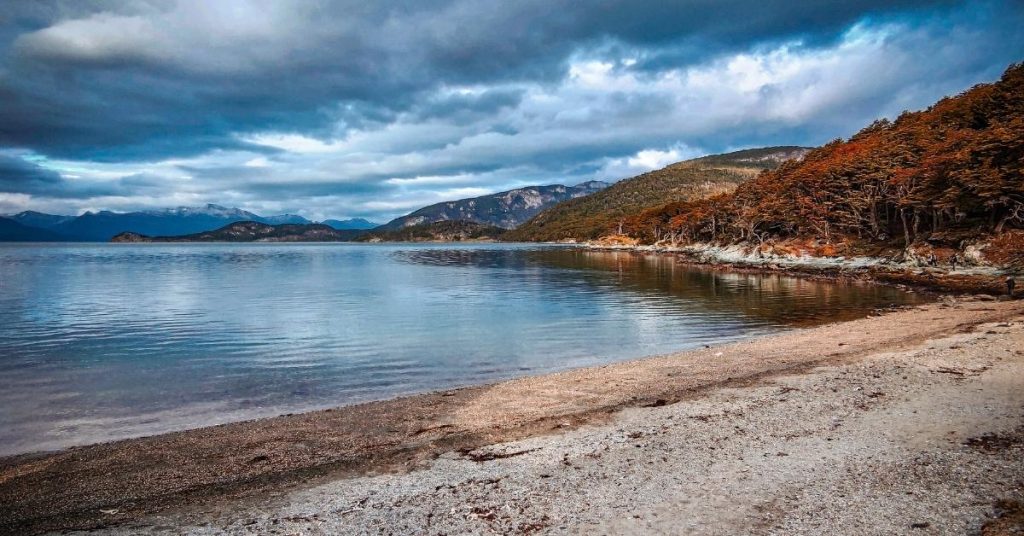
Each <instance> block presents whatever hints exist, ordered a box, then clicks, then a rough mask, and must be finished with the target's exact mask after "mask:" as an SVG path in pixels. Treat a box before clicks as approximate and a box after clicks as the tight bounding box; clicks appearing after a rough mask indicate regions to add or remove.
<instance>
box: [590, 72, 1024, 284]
mask: <svg viewBox="0 0 1024 536" xmlns="http://www.w3.org/2000/svg"><path fill="white" fill-rule="evenodd" d="M609 190H610V189H609ZM1022 227H1024V66H1022V65H1013V66H1011V67H1010V68H1009V69H1008V70H1007V71H1006V73H1005V74H1004V75H1003V77H1002V79H1001V80H999V81H998V82H996V83H993V84H982V85H978V86H975V87H974V88H972V89H970V90H969V91H966V92H964V93H962V94H960V95H958V96H956V97H951V98H945V99H943V100H941V101H939V102H938V103H936V104H935V105H933V106H932V107H930V108H928V109H927V110H924V111H919V112H904V113H903V114H902V115H900V116H899V117H898V118H897V119H896V120H895V121H891V122H890V121H888V120H884V119H883V120H879V121H875V122H874V123H872V124H871V125H869V126H868V127H866V128H865V129H863V130H862V131H861V132H859V133H857V134H856V135H854V136H853V137H851V138H850V139H848V140H836V141H833V142H831V143H829V144H827V145H825V146H824V147H821V148H819V149H815V150H814V151H811V152H810V153H808V154H807V155H806V156H805V157H804V158H803V159H802V160H800V161H789V162H786V163H784V164H783V165H782V166H780V167H779V168H778V169H776V170H773V171H766V172H763V173H761V174H760V175H758V176H757V177H756V178H755V179H753V180H751V181H748V182H746V183H744V184H742V185H741V186H740V187H739V188H738V189H737V190H736V191H735V192H734V193H730V194H725V195H719V196H716V197H712V198H710V199H702V200H697V201H689V202H685V201H684V202H677V203H670V204H667V205H664V206H662V207H659V208H656V209H651V210H648V211H646V212H642V213H638V214H635V215H634V216H633V217H631V218H629V221H628V223H627V225H626V229H625V231H626V232H627V233H628V234H630V235H631V236H633V237H634V238H638V239H640V240H641V241H644V242H653V241H657V240H664V239H668V240H670V241H672V242H677V243H678V242H693V241H700V242H715V243H726V242H728V243H735V242H744V243H748V244H755V245H760V244H762V243H764V242H765V241H778V240H791V239H804V240H817V241H821V242H823V243H827V244H832V245H834V246H832V247H830V249H832V250H838V251H843V250H850V251H863V250H865V249H869V248H876V249H877V248H889V249H892V248H899V249H904V250H909V249H911V248H912V247H923V248H925V249H927V250H929V251H931V252H932V253H937V254H938V256H940V257H943V256H949V255H952V254H953V253H954V252H956V251H961V252H963V251H964V250H965V248H967V247H968V246H969V245H970V244H972V243H974V242H976V241H978V240H981V239H986V240H989V241H990V242H991V243H992V244H995V246H993V249H992V250H991V251H989V252H988V253H987V254H995V253H994V252H995V251H997V250H1002V252H1003V253H1005V255H1003V256H1005V257H1006V259H1004V260H1005V261H1007V262H1010V261H1012V259H1010V257H1013V256H1014V255H1016V257H1015V258H1016V259H1017V261H1014V262H1018V263H1021V264H1024V232H1021V231H1013V230H1014V229H1021V228H1022ZM1011 231H1013V232H1011ZM996 255H997V256H998V254H996ZM1011 263H1012V262H1011Z"/></svg>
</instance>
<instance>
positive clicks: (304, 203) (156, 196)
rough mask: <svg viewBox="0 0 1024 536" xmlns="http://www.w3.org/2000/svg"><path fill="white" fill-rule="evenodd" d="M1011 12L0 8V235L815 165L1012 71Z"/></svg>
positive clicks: (198, 2)
mask: <svg viewBox="0 0 1024 536" xmlns="http://www.w3.org/2000/svg"><path fill="white" fill-rule="evenodd" d="M1022 27H1024V3H1021V2H1019V1H1017V0H1007V1H1002V2H1000V1H991V2H989V1H982V2H921V1H917V2H907V1H900V0H884V1H883V0H879V1H863V2H828V1H802V2H801V1H777V0H756V1H749V0H744V1H734V2H724V1H719V0H680V1H677V2H672V1H666V0H652V1H648V0H621V1H620V0H594V1H578V0H516V1H514V2H500V1H493V0H492V1H480V0H450V1H436V2H430V1H423V0H412V1H405V0H381V1H375V2H366V1H365V0H352V1H349V0H339V1H329V0H319V1H317V0H310V1H303V0H289V1H284V0H282V1H279V2H274V1H244V0H217V1H216V2H211V1H208V0H180V1H175V0H151V1H130V0H123V1H120V0H67V1H50V0H24V1H22V0H5V1H3V2H2V3H0V213H10V212H17V211H20V210H24V209H34V210H42V211H49V212H57V213H80V212H83V211H85V210H97V209H112V210H133V209H140V208H151V207H166V206H179V205H199V204H204V203H218V204H222V205H228V206H238V207H241V208H246V209H249V210H253V211H255V212H258V213H265V214H269V213H281V212H295V213H300V214H303V215H305V216H307V217H309V218H312V219H323V218H328V217H368V218H371V219H374V220H378V221H384V220H387V219H389V218H391V217H393V216H397V215H400V214H402V213H405V212H408V211H409V210H411V209H415V208H418V207H420V206H423V205H426V204H429V203H433V202H437V201H441V200H446V199H456V198H462V197H468V196H473V195H481V194H484V193H490V192H495V191H500V190H504V189H509V188H512V187H516V186H524V185H529V184H550V183H563V184H575V183H578V182H582V181H585V180H589V179H594V178H596V179H604V180H616V179H620V178H624V177H628V176H631V175H634V174H636V173H638V172H642V171H646V170H649V169H653V168H657V167H661V166H663V165H665V164H668V163H671V162H674V161H678V160H682V159H686V158H690V157H694V156H699V155H701V154H707V153H717V152H724V151H728V150H733V149H740V148H746V147H754V146H764V145H819V144H822V143H824V142H826V141H828V140H830V139H833V138H836V137H843V136H849V135H850V134H852V133H854V132H856V131H857V130H858V129H859V128H860V127H862V126H863V125H865V124H866V123H868V122H870V121H871V120H872V119H874V118H877V117H880V116H889V117H893V116H895V115H897V114H898V113H899V112H900V111H901V110H904V109H918V108H921V107H924V106H927V105H928V104H930V103H931V102H933V101H935V100H936V99H938V98H940V97H942V96H944V95H951V94H955V93H958V92H960V91H962V90H964V89H967V88H968V87H970V86H971V85H973V84H976V83H979V82H987V81H992V80H995V79H997V78H998V77H999V75H1000V74H1001V73H1002V71H1003V70H1004V69H1005V68H1006V67H1007V65H1009V64H1010V63H1012V62H1017V61H1021V60H1024V32H1022V31H1021V30H1020V28H1022Z"/></svg>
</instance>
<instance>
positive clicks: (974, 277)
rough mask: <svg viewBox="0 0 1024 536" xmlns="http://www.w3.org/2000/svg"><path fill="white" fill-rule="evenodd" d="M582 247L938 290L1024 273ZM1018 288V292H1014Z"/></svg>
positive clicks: (988, 286)
mask: <svg viewBox="0 0 1024 536" xmlns="http://www.w3.org/2000/svg"><path fill="white" fill-rule="evenodd" d="M575 245H576V247H579V248H581V249H584V250H588V251H607V252H625V253H633V254H638V255H668V256H673V257H675V258H676V259H677V260H678V262H680V263H682V264H687V265H690V266H703V267H708V268H711V269H715V270H721V271H725V272H733V273H762V274H764V273H770V274H779V275H789V276H792V277H800V278H805V279H812V280H819V281H850V282H863V283H872V284H881V285H889V286H895V287H898V288H903V289H908V290H915V291H923V292H935V293H941V294H964V295H970V294H986V295H990V296H1005V295H1006V287H1005V283H1004V279H1003V278H1005V277H1006V276H1008V275H1013V276H1017V277H1021V276H1024V273H1021V272H1018V271H1010V270H1005V269H1000V268H995V267H990V266H982V267H961V268H960V269H959V270H952V271H951V270H948V269H946V268H945V267H943V266H921V265H917V264H912V263H906V262H893V261H891V260H889V259H884V258H880V257H854V258H846V257H814V256H802V257H792V256H781V255H765V256H764V257H763V258H756V257H754V256H753V254H746V255H743V256H737V255H736V254H735V253H736V252H730V254H728V255H726V254H723V253H722V252H721V251H720V250H721V249H722V248H719V247H717V246H708V247H702V246H699V245H697V246H687V247H667V246H650V245H608V244H596V243H590V242H585V243H580V244H575ZM1018 292H1020V291H1018Z"/></svg>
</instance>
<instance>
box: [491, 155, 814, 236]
mask: <svg viewBox="0 0 1024 536" xmlns="http://www.w3.org/2000/svg"><path fill="white" fill-rule="evenodd" d="M807 151H808V149H805V148H803V147H766V148H763V149H748V150H744V151H738V152H734V153H728V154H723V155H713V156H706V157H703V158H697V159H694V160H687V161H684V162H679V163H676V164H672V165H670V166H668V167H665V168H663V169H659V170H655V171H651V172H648V173H644V174H642V175H638V176H636V177H633V178H630V179H625V180H622V181H619V182H617V183H615V184H613V185H611V186H609V187H608V188H606V189H604V190H602V191H600V192H596V193H593V194H590V195H588V196H586V197H580V198H578V199H573V200H570V201H565V202H563V203H559V204H558V205H555V206H554V207H552V208H550V209H548V210H546V211H544V212H542V213H540V214H538V215H537V216H535V217H534V218H532V219H530V220H529V221H527V222H526V223H524V224H523V225H521V226H519V227H517V228H516V229H514V230H513V231H512V232H510V233H509V234H508V235H507V236H506V237H505V239H506V240H513V241H527V242H528V241H541V242H545V241H546V242H555V241H560V240H577V241H579V240H591V239H595V238H598V237H600V236H602V235H607V234H609V233H612V232H616V231H617V230H619V227H620V224H622V223H624V221H625V218H626V217H628V216H631V215H633V214H635V213H637V212H639V211H641V210H643V209H646V208H649V207H651V206H654V205H660V204H663V203H666V202H672V201H683V200H689V199H700V198H704V197H708V196H712V195H715V194H719V193H725V192H730V191H732V190H733V189H735V188H736V187H737V185H739V184H740V183H742V182H743V181H745V180H747V179H750V178H752V177H755V176H756V175H757V174H758V173H759V172H760V171H761V170H764V169H770V168H774V167H776V166H778V165H779V164H780V163H781V162H783V161H785V160H787V159H790V158H799V157H800V156H802V155H803V154H804V153H806V152H807Z"/></svg>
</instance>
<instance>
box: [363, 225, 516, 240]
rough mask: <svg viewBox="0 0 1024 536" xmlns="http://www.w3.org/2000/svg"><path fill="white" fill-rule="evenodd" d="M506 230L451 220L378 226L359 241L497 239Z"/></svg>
mask: <svg viewBox="0 0 1024 536" xmlns="http://www.w3.org/2000/svg"><path fill="white" fill-rule="evenodd" d="M505 233H506V230H505V229H503V228H501V227H496V226H494V225H486V224H483V223H477V222H474V221H466V220H449V221H436V222H432V223H421V224H419V225H410V226H408V227H403V228H401V229H393V230H389V229H383V228H377V229H374V230H372V231H369V232H367V233H366V234H364V235H362V236H359V237H358V238H356V239H355V240H356V241H357V242H461V241H465V240H476V241H488V240H497V239H498V238H501V237H502V235H504V234H505Z"/></svg>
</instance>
